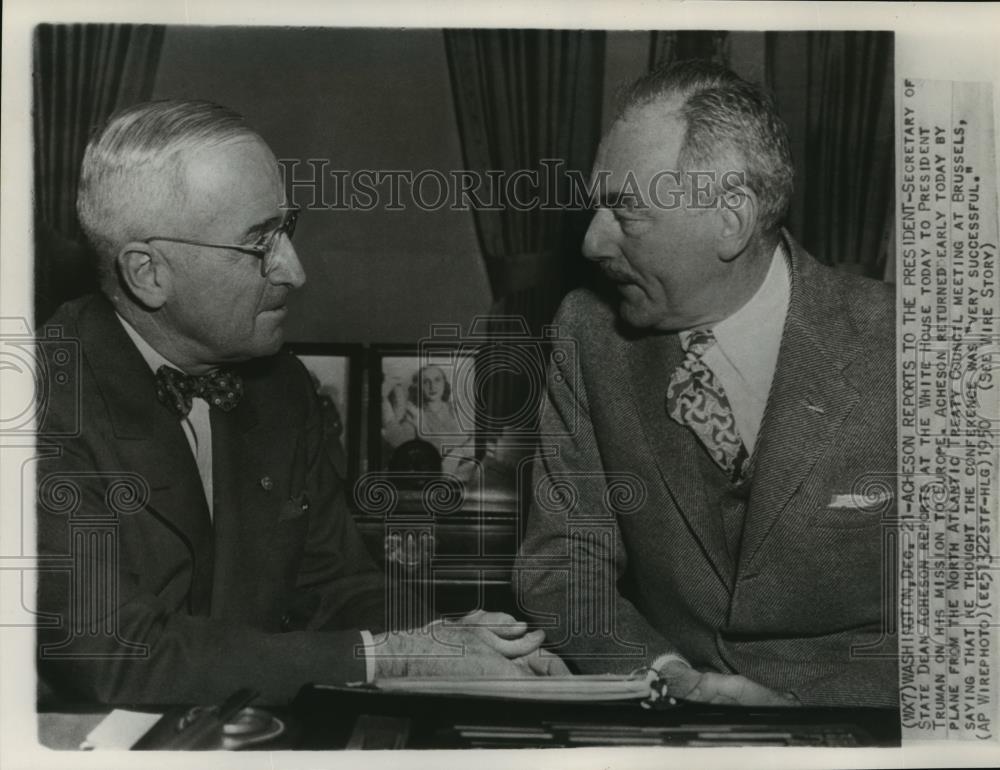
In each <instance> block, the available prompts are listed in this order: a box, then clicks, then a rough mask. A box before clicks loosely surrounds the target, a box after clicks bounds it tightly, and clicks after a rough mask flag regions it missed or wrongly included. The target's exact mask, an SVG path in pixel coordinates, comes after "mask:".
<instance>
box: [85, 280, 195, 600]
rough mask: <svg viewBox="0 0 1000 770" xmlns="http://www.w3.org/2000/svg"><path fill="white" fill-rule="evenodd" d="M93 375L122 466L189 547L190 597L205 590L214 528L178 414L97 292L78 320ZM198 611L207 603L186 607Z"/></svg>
mask: <svg viewBox="0 0 1000 770" xmlns="http://www.w3.org/2000/svg"><path fill="white" fill-rule="evenodd" d="M80 333H81V336H82V338H83V339H84V340H100V344H90V345H88V346H87V350H86V353H87V356H88V358H89V359H90V362H91V363H92V365H93V372H94V378H95V380H96V381H97V384H98V387H99V388H100V391H101V396H102V398H103V400H104V403H105V405H106V407H107V410H108V413H109V415H110V417H111V430H112V431H113V432H114V434H115V437H116V438H117V439H118V446H119V448H120V460H121V462H122V464H123V465H124V466H125V470H129V471H132V472H134V473H137V474H139V475H140V476H141V477H142V478H144V479H145V480H146V482H147V484H148V485H149V494H150V499H149V504H148V508H149V510H150V511H151V512H152V513H153V515H155V516H156V517H157V518H159V519H160V520H161V521H163V522H164V523H165V524H166V525H167V526H168V527H169V528H170V529H171V530H173V531H174V532H175V533H176V534H177V535H178V536H179V537H180V538H181V540H182V541H183V542H184V543H185V544H186V545H187V547H188V549H189V550H190V551H191V554H192V559H193V575H192V591H191V595H192V596H193V597H198V596H201V597H207V596H208V595H209V593H210V591H209V588H208V587H209V585H210V582H209V581H211V578H212V575H211V571H212V529H211V521H210V519H209V513H208V506H207V504H206V501H205V491H204V489H203V488H202V485H201V478H200V476H199V475H198V466H197V463H196V462H195V459H194V456H193V455H192V453H191V448H190V446H189V445H188V443H187V439H186V438H185V436H184V431H183V429H182V428H181V425H180V421H179V420H178V419H177V417H176V415H174V414H173V413H172V412H170V410H169V409H167V407H165V406H164V405H163V404H161V403H160V402H159V401H158V400H157V398H156V383H155V378H154V376H153V373H152V371H150V368H149V366H148V365H147V364H146V362H145V360H143V358H142V355H141V354H140V353H139V351H138V350H137V349H136V347H135V345H133V344H132V341H131V340H130V339H129V338H128V335H127V334H126V333H125V330H124V328H122V325H121V323H120V322H119V321H118V319H117V318H116V317H115V314H114V309H113V308H112V307H111V304H110V303H109V302H108V301H107V300H106V299H105V298H104V297H97V298H95V300H94V302H92V303H91V304H90V305H89V306H88V307H87V309H86V310H85V311H84V313H83V314H82V316H81V319H80ZM191 609H192V611H193V612H195V613H200V612H201V611H204V610H206V609H207V608H205V607H200V606H194V605H192V607H191Z"/></svg>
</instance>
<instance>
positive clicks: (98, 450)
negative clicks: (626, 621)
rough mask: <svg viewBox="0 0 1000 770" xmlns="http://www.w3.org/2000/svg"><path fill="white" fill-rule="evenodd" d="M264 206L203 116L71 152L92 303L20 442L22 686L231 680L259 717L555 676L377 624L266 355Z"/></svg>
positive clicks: (497, 650) (278, 232) (359, 560)
mask: <svg viewBox="0 0 1000 770" xmlns="http://www.w3.org/2000/svg"><path fill="white" fill-rule="evenodd" d="M283 200H284V196H283V190H282V184H281V178H280V175H279V173H278V164H277V161H276V160H275V157H274V155H273V154H272V152H271V150H270V149H269V148H268V146H267V145H266V144H265V143H264V141H263V140H262V139H261V137H260V136H259V135H257V134H256V133H254V132H253V131H252V130H251V129H249V128H248V127H247V126H246V124H245V123H244V121H243V119H242V118H241V117H240V116H239V115H236V114H235V113H233V112H231V111H229V110H227V109H225V108H222V107H220V106H218V105H214V104H210V103H206V102H195V101H162V102H153V103H146V104H141V105H138V106H135V107H131V108H129V109H126V110H124V111H122V112H120V113H118V114H117V115H115V116H113V117H112V118H111V119H110V120H109V121H108V123H107V124H106V125H105V126H104V127H103V128H102V129H101V130H100V131H99V132H98V133H97V134H96V135H95V136H94V138H93V140H92V141H91V143H90V144H89V146H88V147H87V150H86V154H85V157H84V161H83V168H82V173H81V180H80V187H79V195H78V210H79V216H80V223H81V225H82V227H83V230H84V232H85V233H86V235H87V237H88V239H89V240H90V242H91V244H92V245H93V247H94V250H95V251H96V253H97V255H98V273H99V281H100V287H101V293H100V294H98V295H94V296H88V297H84V298H81V299H78V300H74V301H72V302H69V303H67V304H66V305H64V306H62V307H61V308H60V309H59V310H58V311H57V312H56V314H55V316H54V317H53V318H52V319H51V320H50V322H49V324H48V325H47V326H46V330H45V331H44V332H43V335H45V336H46V339H49V338H52V339H54V338H56V337H59V338H61V339H63V340H64V341H68V342H69V343H70V349H72V350H75V351H76V360H75V362H74V369H75V371H76V375H75V378H74V380H73V381H72V382H69V383H68V386H67V387H59V388H51V389H50V390H49V392H50V399H49V401H48V402H47V403H46V404H45V405H44V406H45V408H44V410H43V416H42V418H41V420H40V424H39V434H38V435H39V451H40V454H42V455H44V456H45V457H46V459H45V460H43V461H41V462H40V463H39V470H38V474H37V478H38V506H37V510H38V515H37V523H38V545H39V555H40V565H41V571H40V578H39V610H40V611H41V613H42V616H41V617H43V618H47V619H48V620H49V621H50V622H40V623H39V630H38V641H39V671H40V675H41V679H42V682H43V683H44V684H45V685H46V686H47V687H49V688H51V689H53V690H55V691H56V692H57V693H58V694H59V695H61V696H63V697H67V696H69V697H72V696H76V697H82V698H85V699H87V700H97V701H101V702H107V703H123V702H124V703H171V702H176V703H193V702H204V701H207V700H214V699H218V698H220V697H224V696H225V695H227V694H228V693H229V692H231V691H232V690H234V689H236V688H238V687H241V686H245V685H248V686H252V687H254V688H256V689H258V690H259V691H260V692H261V693H262V696H263V700H265V701H267V702H272V703H275V702H281V701H283V700H285V699H287V698H289V697H291V696H292V695H294V693H295V692H296V691H297V689H298V688H299V687H300V686H301V685H302V684H304V683H306V682H317V681H318V682H347V681H364V680H366V679H372V678H373V677H375V676H403V675H436V674H438V673H447V674H451V675H454V674H470V675H486V676H499V677H515V676H532V675H535V674H547V673H563V672H565V668H564V667H563V665H562V663H561V662H560V661H559V660H558V658H555V657H554V656H543V655H542V653H541V651H540V650H539V645H540V643H541V640H542V639H541V637H542V634H541V632H538V631H536V632H532V633H525V626H524V624H523V623H516V622H514V620H513V619H512V618H510V617H509V616H505V615H494V614H489V613H482V612H480V613H476V614H474V615H471V616H467V617H466V618H465V619H464V620H463V621H462V622H458V623H449V624H436V625H432V626H430V627H424V628H420V629H416V630H406V629H386V628H385V627H384V626H385V618H386V617H387V613H386V610H385V608H384V607H383V599H384V586H383V580H382V576H381V574H380V572H379V571H378V569H377V568H376V566H375V564H374V563H373V562H372V560H371V558H370V557H369V555H368V553H367V552H366V550H365V547H364V545H363V544H362V542H361V539H360V537H359V535H358V533H357V530H356V529H355V526H354V524H353V521H352V519H351V516H350V514H349V511H348V509H347V507H346V505H345V498H344V490H343V484H342V482H341V479H339V478H338V477H337V475H336V472H335V471H334V469H333V467H332V465H331V464H330V461H329V458H328V456H327V454H326V453H325V451H324V449H323V418H322V414H321V411H320V407H319V404H318V402H317V399H316V396H315V394H314V392H313V389H312V386H311V383H310V379H309V376H308V374H307V373H306V371H305V369H304V368H303V367H302V366H301V365H300V364H299V362H298V361H297V360H296V359H295V358H294V357H293V356H290V355H287V354H281V353H280V349H281V345H282V341H283V337H282V325H283V323H284V320H285V316H286V314H287V307H286V302H287V300H288V295H289V293H290V292H291V291H292V290H294V289H297V288H299V287H300V286H302V285H303V283H304V282H305V272H304V271H303V268H302V265H301V263H300V262H299V258H298V255H297V254H296V251H295V248H294V247H293V246H292V243H291V237H292V234H293V233H294V230H295V223H296V218H297V215H298V212H297V211H296V210H295V209H287V208H283ZM50 565H55V566H51V568H50Z"/></svg>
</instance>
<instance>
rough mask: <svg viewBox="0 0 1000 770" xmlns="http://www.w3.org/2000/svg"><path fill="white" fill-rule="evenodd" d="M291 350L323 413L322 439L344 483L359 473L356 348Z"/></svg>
mask: <svg viewBox="0 0 1000 770" xmlns="http://www.w3.org/2000/svg"><path fill="white" fill-rule="evenodd" d="M289 347H290V349H291V350H292V351H293V352H294V353H295V355H296V356H297V357H298V359H299V361H301V362H302V364H303V365H304V366H305V367H306V369H307V370H308V372H309V376H310V378H311V379H312V381H313V386H314V387H315V389H316V394H317V395H318V396H319V403H320V408H321V410H322V412H323V435H324V438H325V441H326V446H327V451H328V452H329V453H330V457H331V459H332V460H333V464H334V467H336V469H337V472H338V473H339V474H340V475H341V477H342V478H344V479H345V480H349V479H353V478H355V477H356V475H357V473H358V465H359V463H358V460H359V457H358V453H359V451H360V438H359V435H358V433H359V429H360V420H359V419H358V418H359V417H360V410H359V408H358V406H357V404H356V403H355V401H356V400H358V399H359V397H360V393H359V392H358V386H357V384H356V383H359V382H360V381H359V380H358V372H357V369H356V368H357V367H358V366H360V365H361V358H362V357H361V349H360V347H359V346H357V347H351V346H344V345H323V344H311V345H310V344H299V345H296V344H294V343H293V344H291V345H290V346H289Z"/></svg>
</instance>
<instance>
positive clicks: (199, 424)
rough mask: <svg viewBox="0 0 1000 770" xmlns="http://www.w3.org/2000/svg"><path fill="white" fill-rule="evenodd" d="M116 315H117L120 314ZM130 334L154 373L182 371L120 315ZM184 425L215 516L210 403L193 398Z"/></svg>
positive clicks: (206, 498)
mask: <svg viewBox="0 0 1000 770" xmlns="http://www.w3.org/2000/svg"><path fill="white" fill-rule="evenodd" d="M115 315H118V314H117V313H116V314H115ZM118 320H119V321H121V324H122V326H123V327H125V331H126V332H127V333H128V336H129V337H130V338H131V339H132V342H134V343H135V346H136V347H137V348H139V353H140V354H141V355H142V357H143V359H145V361H146V363H147V364H149V368H150V369H152V370H153V371H154V372H155V371H156V370H157V369H159V368H160V367H161V366H169V367H171V368H172V369H176V370H177V371H183V369H181V368H180V367H179V366H176V365H175V364H172V363H170V361H168V360H167V359H166V358H164V357H163V356H162V355H160V354H159V353H158V352H156V350H154V349H153V346H152V345H150V344H149V343H148V342H146V340H144V339H143V338H142V337H141V336H140V334H139V332H137V331H136V330H135V329H134V328H132V325H131V324H130V323H129V322H128V321H126V320H125V319H124V318H122V317H121V316H120V315H119V316H118ZM181 427H182V428H183V429H184V436H185V437H186V438H187V441H188V445H189V446H190V447H191V454H193V455H194V459H195V462H196V463H197V464H198V475H199V476H201V486H202V489H204V490H205V501H206V502H207V503H208V515H209V516H210V517H214V515H215V511H214V505H213V493H212V492H213V486H212V421H211V419H210V417H209V414H208V402H207V401H206V400H205V399H203V398H198V397H197V396H196V397H194V398H192V399H191V411H190V412H189V413H188V415H187V417H183V418H181Z"/></svg>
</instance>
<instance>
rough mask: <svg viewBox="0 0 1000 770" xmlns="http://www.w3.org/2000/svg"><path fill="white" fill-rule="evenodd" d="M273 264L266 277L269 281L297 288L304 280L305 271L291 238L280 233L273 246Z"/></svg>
mask: <svg viewBox="0 0 1000 770" xmlns="http://www.w3.org/2000/svg"><path fill="white" fill-rule="evenodd" d="M274 249H275V251H274V257H273V259H274V265H273V267H272V268H271V272H269V273H268V274H267V279H268V280H269V281H270V282H271V283H276V284H282V285H284V286H289V287H291V288H292V289H298V288H300V287H301V286H302V285H303V284H305V282H306V271H305V270H304V269H303V268H302V263H301V262H299V255H298V253H297V252H296V251H295V246H293V245H292V241H291V239H290V238H289V237H288V236H287V235H285V234H284V233H282V234H281V235H280V236H279V237H278V242H277V243H276V244H275V246H274Z"/></svg>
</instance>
